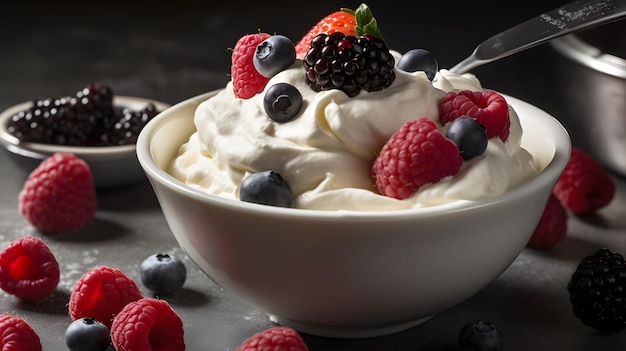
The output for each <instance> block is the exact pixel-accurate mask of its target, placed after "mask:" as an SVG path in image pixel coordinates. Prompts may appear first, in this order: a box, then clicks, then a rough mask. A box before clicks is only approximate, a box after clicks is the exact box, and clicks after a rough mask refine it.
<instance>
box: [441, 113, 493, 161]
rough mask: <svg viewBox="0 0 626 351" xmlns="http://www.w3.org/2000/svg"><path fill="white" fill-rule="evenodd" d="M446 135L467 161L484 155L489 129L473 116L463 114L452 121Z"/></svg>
mask: <svg viewBox="0 0 626 351" xmlns="http://www.w3.org/2000/svg"><path fill="white" fill-rule="evenodd" d="M446 137H447V138H448V139H450V140H452V141H453V142H454V143H455V144H456V146H458V148H459V151H460V152H461V157H462V158H463V160H466V161H467V160H469V159H472V158H474V157H477V156H480V155H482V154H483V153H484V152H485V150H486V149H487V142H488V139H487V129H485V127H484V126H483V125H481V124H479V123H478V122H477V121H476V119H474V118H472V117H468V116H461V117H459V118H457V119H455V120H454V121H452V122H450V127H449V128H448V131H447V132H446Z"/></svg>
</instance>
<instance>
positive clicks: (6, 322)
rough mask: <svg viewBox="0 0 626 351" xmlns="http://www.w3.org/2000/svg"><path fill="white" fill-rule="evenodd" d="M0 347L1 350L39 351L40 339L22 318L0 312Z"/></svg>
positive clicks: (40, 347) (40, 348)
mask: <svg viewBox="0 0 626 351" xmlns="http://www.w3.org/2000/svg"><path fill="white" fill-rule="evenodd" d="M0 348H1V349H2V350H3V351H41V350H42V346H41V340H40V339H39V335H37V333H36V332H35V330H34V329H33V327H31V326H30V324H28V322H26V321H25V320H24V319H22V318H20V317H16V316H11V315H9V314H8V313H3V314H0Z"/></svg>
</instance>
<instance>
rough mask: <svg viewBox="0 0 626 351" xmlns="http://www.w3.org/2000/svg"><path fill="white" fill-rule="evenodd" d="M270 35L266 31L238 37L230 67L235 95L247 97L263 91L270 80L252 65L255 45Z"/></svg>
mask: <svg viewBox="0 0 626 351" xmlns="http://www.w3.org/2000/svg"><path fill="white" fill-rule="evenodd" d="M270 36H271V35H269V34H267V33H256V34H248V35H244V36H243V37H241V38H239V40H238V41H237V44H235V48H234V49H233V53H232V57H231V61H232V65H231V68H230V73H231V78H232V81H233V90H234V93H235V96H237V97H238V98H240V99H249V98H251V97H253V96H255V95H256V94H258V93H260V92H262V91H263V89H264V88H265V85H267V82H268V81H269V80H270V79H269V78H266V77H263V76H262V75H261V74H260V73H259V72H258V71H257V70H256V68H255V67H254V63H253V58H254V53H255V52H256V47H257V45H259V44H260V43H262V42H263V41H264V40H265V39H267V38H269V37H270Z"/></svg>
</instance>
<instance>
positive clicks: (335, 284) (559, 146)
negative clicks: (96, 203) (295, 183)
mask: <svg viewBox="0 0 626 351" xmlns="http://www.w3.org/2000/svg"><path fill="white" fill-rule="evenodd" d="M211 94H213V93H209V94H205V95H201V96H198V97H194V98H192V99H189V100H186V101H183V102H181V103H179V104H177V105H175V106H173V107H171V108H170V109H168V110H166V111H165V112H163V113H161V114H160V115H159V116H158V117H156V118H154V119H153V120H152V121H150V122H149V123H148V125H147V126H146V127H145V128H144V129H143V131H142V132H141V134H140V135H139V139H138V141H137V153H138V158H139V162H140V164H141V166H142V167H143V169H144V170H145V172H146V174H147V176H148V179H149V180H150V181H151V183H152V186H153V188H154V190H155V192H156V194H157V198H158V200H159V202H160V205H161V208H162V210H163V213H164V215H165V218H166V220H167V222H168V224H169V226H170V228H171V230H172V232H173V234H174V236H175V238H176V240H177V241H178V243H179V244H180V246H181V247H182V248H183V249H184V250H185V251H186V252H187V254H188V255H189V256H190V257H191V259H192V260H193V261H195V263H197V264H198V266H199V267H200V268H201V269H202V270H203V271H204V272H205V273H206V274H207V275H208V276H209V277H210V278H211V279H212V280H214V281H215V282H216V283H217V284H219V285H220V286H221V287H223V288H224V290H225V291H227V292H230V293H232V294H233V295H234V296H236V297H238V298H240V299H241V300H243V301H245V302H248V303H250V304H251V305H253V306H256V307H257V308H259V309H261V310H263V311H266V312H267V313H268V314H269V315H270V316H271V318H272V319H273V320H274V321H277V322H278V323H280V324H283V325H288V326H292V327H294V328H296V329H297V330H300V331H302V332H305V333H309V334H316V335H321V336H329V337H342V338H355V337H373V336H380V335H385V334H390V333H394V332H398V331H401V330H405V329H407V328H410V327H413V326H416V325H418V324H420V323H422V322H424V321H425V320H427V319H428V318H430V317H431V316H433V315H435V314H437V313H440V312H442V311H444V310H446V309H448V308H450V307H452V306H454V305H456V304H458V303H460V302H462V301H464V300H465V299H467V298H469V297H471V296H472V295H474V294H475V293H477V292H478V291H479V290H481V289H482V288H484V287H485V286H486V285H488V284H489V283H490V282H491V281H493V280H494V279H496V278H497V277H498V276H499V275H500V274H501V273H502V272H503V271H504V270H505V269H507V267H508V266H509V265H510V264H511V263H512V262H513V261H514V260H515V258H516V257H517V256H518V255H519V253H520V252H521V251H522V250H523V249H524V247H525V246H526V243H527V242H528V239H529V238H530V236H531V235H532V232H533V230H534V228H535V226H536V225H537V223H538V221H539V218H540V217H541V214H542V212H543V208H544V206H545V204H546V201H547V199H548V196H549V195H550V193H551V191H552V188H553V187H554V184H555V183H556V181H557V179H558V178H559V176H560V174H561V172H562V171H563V169H564V167H565V165H566V163H567V160H568V158H569V154H570V150H571V145H570V138H569V135H568V134H567V132H566V131H565V129H564V128H563V127H562V126H561V125H560V124H559V122H558V121H557V120H556V119H554V118H553V117H551V116H549V115H548V114H546V113H545V112H543V111H541V110H540V109H538V108H536V107H534V106H532V105H530V104H528V103H525V102H523V101H520V100H518V99H515V98H512V97H508V96H507V97H506V98H507V101H508V102H509V103H510V104H511V105H512V106H513V107H514V108H515V109H516V111H517V112H518V114H519V117H520V120H521V124H522V126H523V128H524V135H523V138H522V145H523V146H524V147H525V148H526V149H527V150H528V151H529V152H530V153H532V154H533V155H534V156H535V158H536V160H537V163H538V165H539V166H540V168H541V172H540V173H539V174H538V175H537V176H535V177H533V178H532V179H530V180H528V181H526V182H524V183H522V184H520V185H519V186H517V187H515V188H513V189H510V190H508V191H507V192H506V193H504V194H502V195H500V196H497V197H493V198H486V199H481V200H476V201H459V202H455V203H450V204H446V205H441V206H435V207H430V208H423V209H411V210H397V211H366V212H350V211H317V210H302V209H293V208H281V207H273V206H263V205H258V204H253V203H247V202H241V201H236V200H229V199H224V198H220V197H218V196H213V195H210V194H207V193H204V192H201V191H199V190H197V189H195V188H192V187H190V186H188V185H185V184H183V183H181V182H180V181H178V180H177V179H175V178H173V177H172V176H170V175H169V174H168V172H167V169H168V166H169V165H170V162H171V161H172V160H173V158H174V157H176V155H177V152H178V149H179V147H180V145H181V144H183V143H185V142H186V141H187V139H188V138H189V136H190V134H192V133H193V132H194V130H195V127H194V124H193V115H194V111H195V109H196V107H197V106H198V104H199V103H200V102H202V101H204V100H205V99H206V98H208V97H209V96H210V95H211Z"/></svg>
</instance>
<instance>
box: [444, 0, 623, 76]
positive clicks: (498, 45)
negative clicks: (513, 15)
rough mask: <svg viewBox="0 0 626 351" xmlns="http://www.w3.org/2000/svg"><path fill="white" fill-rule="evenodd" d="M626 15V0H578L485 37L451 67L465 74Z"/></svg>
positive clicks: (453, 70) (452, 69) (454, 71)
mask: <svg viewBox="0 0 626 351" xmlns="http://www.w3.org/2000/svg"><path fill="white" fill-rule="evenodd" d="M624 15H626V0H577V1H574V2H571V3H568V4H566V5H563V6H561V7H559V8H556V9H554V10H552V11H549V12H546V13H543V14H541V15H539V16H537V17H536V18H533V19H531V20H528V21H526V22H523V23H521V24H518V25H517V26H515V27H512V28H510V29H507V30H505V31H504V32H501V33H499V34H496V35H494V36H493V37H491V38H489V39H487V40H485V41H483V42H482V43H480V44H479V45H478V46H477V47H476V49H475V50H474V52H473V53H472V54H471V55H470V56H469V57H467V58H466V59H465V60H463V61H461V62H459V63H458V64H457V65H456V66H454V67H452V68H451V69H450V71H451V72H453V73H458V74H462V73H465V72H468V71H469V70H471V69H472V68H475V67H478V66H480V65H483V64H485V63H489V62H492V61H495V60H498V59H501V58H503V57H506V56H509V55H512V54H515V53H517V52H520V51H522V50H526V49H529V48H531V47H534V46H537V45H539V44H542V43H544V42H546V41H548V40H551V39H554V38H557V37H560V36H562V35H565V34H568V33H572V32H575V31H578V30H582V29H585V28H589V27H592V26H597V25H600V24H603V23H607V22H611V21H616V20H618V19H619V18H620V17H623V16H624Z"/></svg>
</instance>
